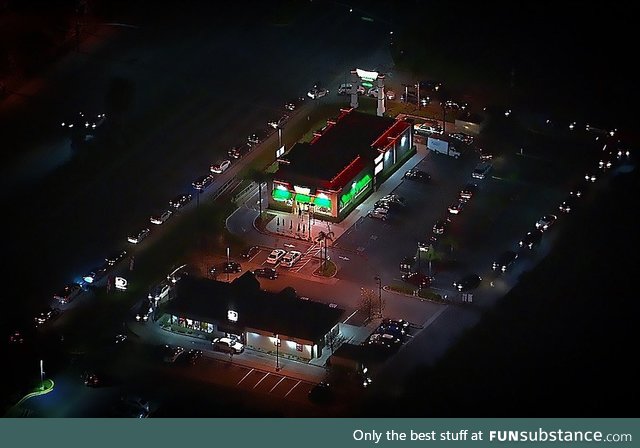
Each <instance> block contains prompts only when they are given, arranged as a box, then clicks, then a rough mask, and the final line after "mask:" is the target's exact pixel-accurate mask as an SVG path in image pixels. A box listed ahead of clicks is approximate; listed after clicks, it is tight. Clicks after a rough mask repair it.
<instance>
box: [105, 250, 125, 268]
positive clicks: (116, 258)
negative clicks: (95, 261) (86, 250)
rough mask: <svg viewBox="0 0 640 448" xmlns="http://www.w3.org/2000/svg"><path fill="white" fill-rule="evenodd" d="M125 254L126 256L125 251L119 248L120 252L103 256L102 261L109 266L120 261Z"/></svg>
mask: <svg viewBox="0 0 640 448" xmlns="http://www.w3.org/2000/svg"><path fill="white" fill-rule="evenodd" d="M126 256H127V251H126V250H121V251H120V252H114V253H112V254H111V255H109V256H108V257H107V258H105V259H104V261H106V262H107V264H108V265H109V266H115V265H117V264H118V263H120V262H121V261H122V260H124V257H126Z"/></svg>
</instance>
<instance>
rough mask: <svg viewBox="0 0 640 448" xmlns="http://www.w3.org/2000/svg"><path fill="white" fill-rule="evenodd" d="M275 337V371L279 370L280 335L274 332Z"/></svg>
mask: <svg viewBox="0 0 640 448" xmlns="http://www.w3.org/2000/svg"><path fill="white" fill-rule="evenodd" d="M274 337H275V338H276V340H275V342H274V344H275V345H276V372H278V371H279V370H280V337H279V336H278V335H277V334H274Z"/></svg>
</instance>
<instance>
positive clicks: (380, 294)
mask: <svg viewBox="0 0 640 448" xmlns="http://www.w3.org/2000/svg"><path fill="white" fill-rule="evenodd" d="M373 279H374V280H375V281H376V282H377V283H378V305H379V306H380V317H382V308H383V307H382V279H381V278H380V277H379V276H377V275H376V276H375V277H374V278H373Z"/></svg>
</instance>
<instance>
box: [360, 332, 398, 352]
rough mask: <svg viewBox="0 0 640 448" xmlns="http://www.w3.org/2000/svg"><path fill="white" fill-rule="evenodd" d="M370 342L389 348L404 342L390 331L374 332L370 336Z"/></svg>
mask: <svg viewBox="0 0 640 448" xmlns="http://www.w3.org/2000/svg"><path fill="white" fill-rule="evenodd" d="M368 343H369V344H371V345H376V346H380V347H385V348H388V349H394V348H397V347H399V346H400V345H401V344H402V340H401V339H400V338H399V337H398V336H395V335H392V334H389V333H374V334H372V335H371V336H369V340H368Z"/></svg>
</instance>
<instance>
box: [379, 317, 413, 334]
mask: <svg viewBox="0 0 640 448" xmlns="http://www.w3.org/2000/svg"><path fill="white" fill-rule="evenodd" d="M382 324H383V325H396V326H398V327H400V328H402V330H403V332H406V331H407V329H408V328H409V327H410V326H411V324H409V322H407V321H406V320H404V319H389V318H388V317H385V318H384V319H382Z"/></svg>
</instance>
